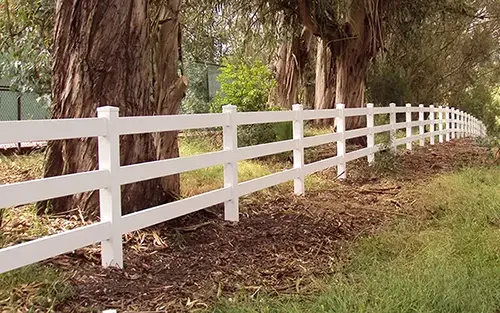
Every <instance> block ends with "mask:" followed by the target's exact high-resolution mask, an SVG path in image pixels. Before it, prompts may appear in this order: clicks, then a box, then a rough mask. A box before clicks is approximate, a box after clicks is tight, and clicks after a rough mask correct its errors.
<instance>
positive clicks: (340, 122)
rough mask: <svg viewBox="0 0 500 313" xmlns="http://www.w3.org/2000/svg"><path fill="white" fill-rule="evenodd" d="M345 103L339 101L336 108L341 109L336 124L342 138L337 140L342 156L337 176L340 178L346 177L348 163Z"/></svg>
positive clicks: (339, 154) (339, 153)
mask: <svg viewBox="0 0 500 313" xmlns="http://www.w3.org/2000/svg"><path fill="white" fill-rule="evenodd" d="M344 107H345V106H344V104H343V103H337V104H336V105H335V108H336V109H337V110H339V116H338V117H336V118H335V124H336V125H337V133H338V134H340V138H339V140H338V141H337V156H339V157H340V164H339V165H338V166H337V176H338V178H339V179H345V178H346V177H347V175H346V163H345V158H344V156H345V117H344V113H345V112H344Z"/></svg>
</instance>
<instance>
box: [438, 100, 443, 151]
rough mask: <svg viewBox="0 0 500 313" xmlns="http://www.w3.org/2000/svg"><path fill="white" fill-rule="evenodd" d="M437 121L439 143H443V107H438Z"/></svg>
mask: <svg viewBox="0 0 500 313" xmlns="http://www.w3.org/2000/svg"><path fill="white" fill-rule="evenodd" d="M438 119H439V126H438V128H439V143H443V141H444V140H443V139H444V138H443V106H442V105H440V106H439V109H438Z"/></svg>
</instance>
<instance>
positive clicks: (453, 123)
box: [451, 108, 457, 139]
mask: <svg viewBox="0 0 500 313" xmlns="http://www.w3.org/2000/svg"><path fill="white" fill-rule="evenodd" d="M456 112H457V111H456V110H455V108H451V139H455V138H456V133H457V113H456Z"/></svg>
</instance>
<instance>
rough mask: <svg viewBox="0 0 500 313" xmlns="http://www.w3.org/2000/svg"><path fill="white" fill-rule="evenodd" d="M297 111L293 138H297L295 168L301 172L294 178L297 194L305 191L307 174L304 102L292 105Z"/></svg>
mask: <svg viewBox="0 0 500 313" xmlns="http://www.w3.org/2000/svg"><path fill="white" fill-rule="evenodd" d="M292 109H293V111H295V119H294V120H293V139H294V140H295V149H293V168H295V169H298V171H299V174H298V176H297V178H295V179H294V180H293V191H294V193H295V194H296V195H303V194H304V193H305V190H306V189H305V175H304V142H303V139H304V117H303V114H302V113H303V106H302V104H294V105H293V106H292Z"/></svg>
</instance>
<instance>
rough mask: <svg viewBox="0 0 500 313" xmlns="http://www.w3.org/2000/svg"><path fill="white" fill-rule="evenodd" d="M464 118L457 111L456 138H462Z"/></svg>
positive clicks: (461, 113)
mask: <svg viewBox="0 0 500 313" xmlns="http://www.w3.org/2000/svg"><path fill="white" fill-rule="evenodd" d="M463 122H464V116H463V112H462V111H460V110H458V138H463V137H464V132H463V131H464V123H463Z"/></svg>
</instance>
